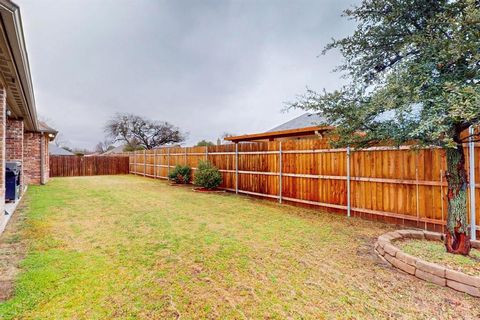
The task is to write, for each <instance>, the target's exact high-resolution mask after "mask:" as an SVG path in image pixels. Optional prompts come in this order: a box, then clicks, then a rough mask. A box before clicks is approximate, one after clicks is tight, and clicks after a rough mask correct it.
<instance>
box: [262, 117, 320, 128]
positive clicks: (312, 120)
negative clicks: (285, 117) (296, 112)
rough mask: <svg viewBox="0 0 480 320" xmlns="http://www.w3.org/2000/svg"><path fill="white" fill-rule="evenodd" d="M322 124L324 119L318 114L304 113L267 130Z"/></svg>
mask: <svg viewBox="0 0 480 320" xmlns="http://www.w3.org/2000/svg"><path fill="white" fill-rule="evenodd" d="M323 124H325V119H324V118H323V117H321V116H319V115H318V114H315V113H304V114H302V115H301V116H299V117H296V118H294V119H292V120H290V121H287V122H285V123H283V124H281V125H279V126H277V127H275V128H273V129H270V130H268V131H267V132H275V131H282V130H292V129H300V128H307V127H313V126H318V125H323Z"/></svg>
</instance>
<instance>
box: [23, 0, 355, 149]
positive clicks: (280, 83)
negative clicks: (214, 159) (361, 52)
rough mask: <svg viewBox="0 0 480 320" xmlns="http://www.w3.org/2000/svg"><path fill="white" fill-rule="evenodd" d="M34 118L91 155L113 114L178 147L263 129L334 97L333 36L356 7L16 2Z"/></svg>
mask: <svg viewBox="0 0 480 320" xmlns="http://www.w3.org/2000/svg"><path fill="white" fill-rule="evenodd" d="M16 2H17V4H19V5H20V8H21V13H22V19H23V24H24V31H25V37H26V41H27V49H28V53H29V59H30V67H31V71H32V77H33V82H34V90H35V98H36V104H37V109H38V112H39V114H40V115H41V116H42V117H43V118H44V119H48V120H49V122H50V124H51V125H52V126H54V127H55V128H56V129H58V130H59V131H60V132H62V134H63V136H64V137H65V138H66V139H67V140H68V141H69V144H70V146H72V147H81V148H93V147H94V146H95V144H96V143H97V142H98V141H100V140H103V138H104V132H103V126H104V124H105V122H106V121H107V120H108V119H109V118H110V117H111V116H112V115H113V114H115V113H116V112H131V113H135V114H139V115H142V116H145V117H148V118H151V119H156V120H163V121H168V122H171V123H173V124H174V125H177V126H179V127H180V128H181V129H182V130H183V131H185V132H188V133H189V136H188V140H187V144H194V143H196V142H197V141H199V140H201V139H208V140H212V141H214V140H216V139H217V137H219V136H220V135H221V134H222V133H223V132H230V133H235V134H244V133H256V132H263V131H267V130H269V129H270V128H272V127H274V126H276V125H279V124H281V123H283V122H285V121H287V120H289V119H291V118H293V117H295V116H298V115H299V114H301V113H302V112H301V111H290V112H288V113H285V112H282V109H284V106H285V104H284V103H285V102H287V101H292V100H294V99H295V96H296V95H297V94H301V93H303V92H304V91H305V88H306V87H307V86H308V87H309V88H312V89H318V90H320V89H322V88H326V89H327V90H329V89H335V88H338V87H339V86H340V85H341V83H342V80H341V79H340V77H339V76H338V75H337V74H334V73H332V72H331V70H332V69H333V67H334V66H335V65H337V64H338V63H340V61H341V57H340V56H339V54H338V53H337V52H332V53H329V54H327V55H326V56H319V54H320V52H321V50H322V48H323V46H324V45H325V44H326V43H328V42H329V40H330V39H331V38H332V37H336V38H338V37H342V36H346V35H348V34H350V33H351V32H352V31H353V28H354V25H353V24H352V22H350V21H348V20H346V19H345V18H341V17H340V14H341V11H342V10H343V9H345V8H348V7H350V6H351V5H352V4H353V3H355V2H356V1H355V0H323V1H320V0H312V1H288V0H287V1H280V0H270V1H253V0H252V1H225V0H218V1H193V0H192V1H186V0H185V1H178V0H171V1H160V0H144V1H141V0H135V1H134V0H131V1H126V0H110V1H108V0H107V1H106V0H96V1H93V0H87V1H86V0H78V1H77V0H62V1H58V0H52V1H50V0H17V1H16Z"/></svg>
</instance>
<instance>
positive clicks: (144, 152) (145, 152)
mask: <svg viewBox="0 0 480 320" xmlns="http://www.w3.org/2000/svg"><path fill="white" fill-rule="evenodd" d="M146 175H147V149H145V150H143V176H144V177H145V176H146Z"/></svg>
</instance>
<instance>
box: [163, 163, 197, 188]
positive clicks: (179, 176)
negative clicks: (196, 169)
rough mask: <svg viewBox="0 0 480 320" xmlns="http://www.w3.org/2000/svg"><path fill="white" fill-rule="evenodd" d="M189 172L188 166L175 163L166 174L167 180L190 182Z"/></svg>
mask: <svg viewBox="0 0 480 320" xmlns="http://www.w3.org/2000/svg"><path fill="white" fill-rule="evenodd" d="M191 172H192V169H190V167H189V166H181V165H176V166H175V168H174V169H173V170H172V171H171V172H170V173H169V174H168V180H170V181H173V182H175V183H180V184H187V183H190V179H191Z"/></svg>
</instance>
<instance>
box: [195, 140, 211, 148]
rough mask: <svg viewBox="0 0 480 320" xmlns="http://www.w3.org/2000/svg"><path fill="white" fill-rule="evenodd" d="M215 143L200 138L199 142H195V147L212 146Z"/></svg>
mask: <svg viewBox="0 0 480 320" xmlns="http://www.w3.org/2000/svg"><path fill="white" fill-rule="evenodd" d="M214 145H215V143H213V142H211V141H207V140H201V141H199V142H197V144H196V145H195V146H196V147H209V146H214Z"/></svg>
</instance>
